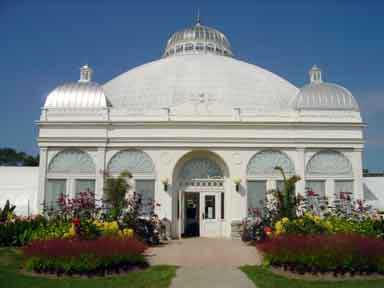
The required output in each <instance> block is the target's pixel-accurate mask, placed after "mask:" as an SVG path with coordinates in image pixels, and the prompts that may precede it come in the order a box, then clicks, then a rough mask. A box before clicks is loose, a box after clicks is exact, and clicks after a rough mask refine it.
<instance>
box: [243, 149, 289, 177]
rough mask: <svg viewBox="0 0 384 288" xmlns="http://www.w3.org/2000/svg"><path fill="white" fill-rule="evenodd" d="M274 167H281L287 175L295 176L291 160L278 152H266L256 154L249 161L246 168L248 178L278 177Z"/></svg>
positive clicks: (278, 174) (278, 173)
mask: <svg viewBox="0 0 384 288" xmlns="http://www.w3.org/2000/svg"><path fill="white" fill-rule="evenodd" d="M276 166H279V167H282V168H283V170H284V172H285V173H286V174H287V175H293V174H295V167H294V165H293V162H292V161H291V159H289V158H288V156H287V155H286V154H284V153H282V152H280V151H274V150H266V151H261V152H259V153H257V154H256V155H255V156H253V158H252V159H251V160H250V161H249V163H248V167H247V175H248V177H260V176H280V172H279V171H277V170H275V169H274V168H275V167H276Z"/></svg>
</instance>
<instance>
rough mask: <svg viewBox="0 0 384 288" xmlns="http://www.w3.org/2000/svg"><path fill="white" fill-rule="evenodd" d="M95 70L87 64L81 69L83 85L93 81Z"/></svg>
mask: <svg viewBox="0 0 384 288" xmlns="http://www.w3.org/2000/svg"><path fill="white" fill-rule="evenodd" d="M92 73H93V70H92V68H91V67H89V66H88V65H87V64H86V65H84V66H83V67H81V68H80V80H79V82H81V83H88V82H90V81H91V80H92Z"/></svg>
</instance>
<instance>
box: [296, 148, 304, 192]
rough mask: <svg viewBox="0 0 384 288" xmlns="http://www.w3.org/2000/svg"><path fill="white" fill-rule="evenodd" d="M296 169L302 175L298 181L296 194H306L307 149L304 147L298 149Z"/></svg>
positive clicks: (297, 173)
mask: <svg viewBox="0 0 384 288" xmlns="http://www.w3.org/2000/svg"><path fill="white" fill-rule="evenodd" d="M296 152H297V153H296V161H295V170H296V175H298V176H300V178H301V180H300V181H298V182H297V183H296V195H297V194H300V195H302V196H304V195H305V150H304V148H297V149H296Z"/></svg>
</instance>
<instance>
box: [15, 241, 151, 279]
mask: <svg viewBox="0 0 384 288" xmlns="http://www.w3.org/2000/svg"><path fill="white" fill-rule="evenodd" d="M146 248H147V247H146V245H144V244H143V243H141V242H140V241H138V240H136V239H133V238H98V239H96V240H66V239H55V240H39V241H33V242H31V244H29V245H28V246H25V247H24V248H23V249H22V250H23V254H24V256H25V257H26V262H25V268H26V269H27V270H29V271H33V272H36V273H46V274H57V275H59V276H60V275H74V274H75V275H87V276H93V275H100V276H103V275H105V274H109V273H119V272H123V271H129V270H131V269H133V268H143V267H147V266H148V264H147V262H146V260H145V257H144V255H143V253H144V251H145V250H146Z"/></svg>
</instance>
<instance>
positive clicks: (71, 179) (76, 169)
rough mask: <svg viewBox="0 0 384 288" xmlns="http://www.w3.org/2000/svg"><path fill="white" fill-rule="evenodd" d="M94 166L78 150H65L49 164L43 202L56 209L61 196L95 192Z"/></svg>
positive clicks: (84, 154)
mask: <svg viewBox="0 0 384 288" xmlns="http://www.w3.org/2000/svg"><path fill="white" fill-rule="evenodd" d="M95 177H96V166H95V163H94V162H93V160H92V158H91V156H90V155H89V154H88V153H86V152H84V151H81V150H79V149H66V150H63V151H61V152H59V153H57V154H56V155H55V156H54V157H53V158H52V160H51V161H50V162H49V165H48V169H47V185H46V189H45V197H44V201H45V203H46V205H47V206H48V208H51V209H56V208H57V199H58V197H59V196H60V195H61V194H66V195H69V196H72V197H73V196H76V195H78V194H79V193H80V192H87V191H89V192H92V193H94V192H95Z"/></svg>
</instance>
